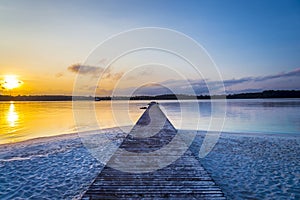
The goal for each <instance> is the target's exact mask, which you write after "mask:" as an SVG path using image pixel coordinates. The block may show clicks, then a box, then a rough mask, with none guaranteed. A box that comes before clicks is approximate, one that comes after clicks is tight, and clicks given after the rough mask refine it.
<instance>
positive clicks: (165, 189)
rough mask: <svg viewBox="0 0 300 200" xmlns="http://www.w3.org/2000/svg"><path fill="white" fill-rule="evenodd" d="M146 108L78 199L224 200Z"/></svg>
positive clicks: (159, 116) (166, 124)
mask: <svg viewBox="0 0 300 200" xmlns="http://www.w3.org/2000/svg"><path fill="white" fill-rule="evenodd" d="M176 133H177V130H176V129H175V128H174V127H173V125H172V124H171V123H170V121H169V120H168V119H167V117H166V116H165V115H164V113H163V112H162V111H161V109H160V108H159V105H158V104H157V103H154V102H153V103H151V104H150V105H149V107H148V108H147V110H146V111H145V112H144V113H143V115H142V116H141V118H140V119H139V120H138V122H137V123H136V125H135V126H134V127H133V129H132V130H131V132H130V133H129V134H128V135H127V137H126V138H125V139H124V141H123V142H122V144H121V145H120V147H119V149H118V150H117V151H116V152H115V153H114V154H113V156H112V157H111V158H110V160H109V161H108V162H107V164H106V166H105V167H104V168H103V170H102V171H101V172H100V173H99V175H98V176H97V178H96V179H95V180H94V182H93V183H92V184H91V185H90V187H89V189H88V190H87V191H86V192H85V194H84V195H83V197H82V199H186V200H187V199H214V200H217V199H220V200H221V199H222V200H223V199H225V197H224V194H223V192H222V191H221V189H220V188H219V187H218V186H217V185H216V183H215V182H214V181H213V180H212V178H211V177H210V175H209V174H208V172H207V171H206V170H205V169H204V168H203V167H202V165H201V164H200V162H199V160H198V159H197V158H196V157H195V156H194V155H193V154H192V152H191V151H190V150H189V147H187V146H185V145H184V144H185V143H184V142H183V141H182V140H181V139H180V137H177V136H176V135H178V134H176Z"/></svg>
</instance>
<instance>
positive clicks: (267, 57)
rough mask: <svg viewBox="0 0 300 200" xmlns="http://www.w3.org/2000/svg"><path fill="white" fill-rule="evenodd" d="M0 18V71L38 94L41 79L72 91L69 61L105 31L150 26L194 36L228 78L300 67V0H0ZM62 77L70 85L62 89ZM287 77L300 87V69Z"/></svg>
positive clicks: (82, 53) (100, 38) (292, 86)
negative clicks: (298, 73)
mask: <svg viewBox="0 0 300 200" xmlns="http://www.w3.org/2000/svg"><path fill="white" fill-rule="evenodd" d="M0 25H1V31H0V36H1V38H2V39H1V46H0V52H1V55H0V67H1V75H4V74H8V73H10V74H18V75H20V78H23V79H24V83H28V87H30V89H28V92H29V91H34V92H33V93H42V91H38V90H37V88H36V87H35V86H34V85H35V84H36V83H41V85H43V86H44V88H45V89H44V90H47V91H49V93H60V94H61V93H62V94H66V93H69V92H70V90H71V88H72V81H73V80H74V73H71V72H70V71H68V66H70V65H72V64H74V63H82V62H83V61H84V59H85V58H86V57H87V56H88V54H89V52H90V51H91V50H92V49H93V48H95V47H96V45H97V44H99V43H100V42H101V41H103V40H105V39H106V38H107V37H109V36H111V35H113V34H117V33H119V32H121V31H125V30H128V29H132V28H139V27H145V26H147V27H149V26H155V27H164V28H170V29H174V30H177V31H180V32H182V33H184V34H187V35H188V36H190V37H192V38H193V39H195V40H196V41H197V42H198V43H200V44H201V45H203V47H204V48H205V49H206V50H207V51H208V53H209V54H210V55H211V57H212V58H213V60H214V61H215V63H216V64H217V66H218V67H219V69H220V72H221V74H222V76H223V78H224V79H225V80H231V79H243V78H245V77H263V76H272V75H278V74H282V73H289V72H292V71H295V70H297V69H298V68H299V67H300V56H299V55H300V1H291V0H287V1H285V0H282V1H267V0H265V1H245V0H243V1H239V0H236V1H233V0H226V1H221V0H219V1H216V0H212V1H178V0H177V1H171V0H151V1H137V0H129V1H128V0H123V1H121V0H119V1H116V0H112V1H111V0H110V1H101V0H99V1H83V0H82V1H58V0H54V1H37V0H27V1H20V0H1V1H0ZM57 74H60V75H61V76H58V75H57ZM296 74H297V73H296ZM290 78H291V77H289V80H290ZM274 80H275V79H273V81H274ZM47 82H53V85H51V86H49V85H47ZM64 82H68V84H66V89H61V88H60V87H59V85H61V83H64ZM285 82H287V80H285ZM288 82H290V85H288V84H287V85H286V86H285V88H287V89H289V88H290V89H300V83H299V82H300V81H299V75H295V77H294V79H293V81H288ZM267 85H268V87H265V86H262V87H260V86H255V87H256V89H260V88H261V89H264V88H266V89H272V87H273V86H274V89H276V87H277V86H280V85H281V84H280V81H279V82H276V83H275V82H274V83H273V86H272V84H271V83H268V84H267ZM56 87H57V88H56ZM251 87H252V86H251V84H250V85H247V86H246V85H245V87H244V88H243V86H241V85H240V86H239V87H238V88H236V90H247V89H249V90H250V89H253V88H251ZM279 89H280V88H279ZM233 90H234V89H233Z"/></svg>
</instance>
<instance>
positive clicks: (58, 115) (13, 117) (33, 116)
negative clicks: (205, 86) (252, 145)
mask: <svg viewBox="0 0 300 200" xmlns="http://www.w3.org/2000/svg"><path fill="white" fill-rule="evenodd" d="M147 103H149V101H130V103H129V105H128V104H127V102H126V101H114V102H113V105H111V102H109V101H100V102H77V103H76V105H75V108H74V109H73V106H72V102H0V144H4V143H13V142H19V141H24V140H28V139H32V138H38V137H44V136H54V135H60V134H66V133H72V132H75V131H77V130H79V131H86V130H95V129H103V128H109V127H116V126H118V127H120V126H127V125H134V124H135V122H136V121H137V120H138V118H139V117H140V115H141V114H142V112H143V111H144V110H141V109H139V108H140V107H141V106H146V105H147ZM159 103H160V105H161V108H162V109H163V110H164V112H165V113H166V115H167V116H168V117H169V119H170V121H171V122H172V123H173V124H174V125H175V127H176V128H179V129H191V130H195V129H197V130H208V129H210V130H214V128H215V127H214V126H211V124H210V122H211V117H213V119H214V120H216V122H217V123H218V124H221V123H222V121H223V118H222V112H223V111H225V110H224V109H226V115H225V116H226V117H225V124H224V127H223V131H227V132H246V133H258V134H261V133H285V134H289V133H290V134H299V133H300V99H247V100H245V99H244V100H227V103H226V104H225V103H224V102H222V101H220V100H214V107H213V109H212V107H211V106H212V104H211V102H210V101H209V100H199V101H181V102H180V103H178V102H177V101H159ZM224 106H226V107H224ZM73 111H74V112H73Z"/></svg>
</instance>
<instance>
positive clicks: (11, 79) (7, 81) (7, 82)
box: [1, 75, 23, 90]
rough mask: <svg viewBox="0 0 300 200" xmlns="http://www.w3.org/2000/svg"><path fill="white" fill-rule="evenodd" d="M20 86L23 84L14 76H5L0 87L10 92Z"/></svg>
mask: <svg viewBox="0 0 300 200" xmlns="http://www.w3.org/2000/svg"><path fill="white" fill-rule="evenodd" d="M22 84H23V82H22V81H20V80H18V78H17V76H16V75H6V76H4V80H3V81H2V84H1V86H2V87H3V88H5V89H7V90H11V89H14V88H17V87H20V86H21V85H22Z"/></svg>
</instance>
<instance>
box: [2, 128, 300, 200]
mask: <svg viewBox="0 0 300 200" xmlns="http://www.w3.org/2000/svg"><path fill="white" fill-rule="evenodd" d="M187 132H190V131H187ZM183 133H184V132H183ZM85 135H86V136H87V138H90V139H91V141H97V142H98V143H97V144H98V146H97V148H98V151H97V152H102V153H103V154H107V153H106V152H109V151H108V150H107V149H105V148H107V147H108V146H109V145H107V143H110V144H111V143H113V145H114V146H118V145H120V144H121V142H122V140H123V139H124V137H125V135H126V134H124V133H122V132H120V129H106V130H101V131H91V132H88V133H87V134H85ZM187 135H188V134H187ZM80 136H81V137H82V136H83V135H82V134H80ZM204 136H205V133H203V132H198V133H196V137H195V140H194V142H193V143H192V145H191V148H190V149H191V150H192V151H193V152H194V153H195V155H198V152H199V148H200V146H201V144H202V141H203V138H204ZM183 138H184V137H183ZM85 141H86V140H85ZM86 144H87V143H85V145H83V144H82V140H81V138H80V137H79V136H78V135H77V134H70V135H64V136H57V137H50V138H41V139H34V140H30V141H25V142H21V143H16V144H10V145H1V146H0V183H1V184H0V199H79V198H80V197H81V196H82V194H83V193H84V192H85V191H86V190H87V188H88V187H89V185H90V184H91V182H92V181H93V180H94V179H95V177H96V176H97V175H98V174H99V173H100V171H101V169H102V168H103V163H101V162H99V161H98V160H97V159H95V158H94V157H93V156H92V155H91V149H90V147H89V148H86ZM111 153H112V152H110V153H108V154H107V155H111ZM199 159H200V158H199ZM200 161H201V163H202V164H203V166H204V167H205V168H206V169H207V170H208V171H209V172H210V173H211V176H212V177H213V179H214V180H215V181H216V183H217V184H218V185H220V187H221V188H222V190H223V192H224V193H225V195H226V196H227V197H228V199H300V136H292V135H284V134H282V135H280V134H278V135H268V134H264V135H262V134H234V133H222V134H221V137H220V139H219V141H218V143H217V145H216V146H215V147H214V149H213V151H211V152H210V153H209V154H208V156H206V157H205V158H203V159H200Z"/></svg>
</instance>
